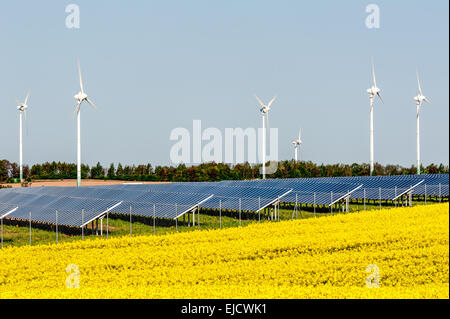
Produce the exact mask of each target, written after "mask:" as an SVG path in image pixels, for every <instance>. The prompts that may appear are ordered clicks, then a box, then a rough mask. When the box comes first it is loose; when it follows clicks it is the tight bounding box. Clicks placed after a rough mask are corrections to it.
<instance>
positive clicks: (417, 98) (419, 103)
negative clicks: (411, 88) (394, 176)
mask: <svg viewBox="0 0 450 319" xmlns="http://www.w3.org/2000/svg"><path fill="white" fill-rule="evenodd" d="M416 75H417V86H418V87H419V94H418V95H417V96H415V97H414V101H416V106H417V115H416V139H417V140H416V143H417V175H420V107H421V106H422V102H423V101H425V102H427V103H428V104H431V102H430V100H429V99H428V98H427V97H426V96H424V95H423V93H422V87H421V85H420V79H419V71H417V72H416Z"/></svg>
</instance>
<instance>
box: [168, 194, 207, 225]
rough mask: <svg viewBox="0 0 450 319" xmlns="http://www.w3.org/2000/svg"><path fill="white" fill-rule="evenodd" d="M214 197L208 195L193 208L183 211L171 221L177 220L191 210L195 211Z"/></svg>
mask: <svg viewBox="0 0 450 319" xmlns="http://www.w3.org/2000/svg"><path fill="white" fill-rule="evenodd" d="M213 197H214V195H210V196H209V197H208V198H205V199H204V200H202V201H201V202H198V203H196V204H195V206H192V207H191V208H188V209H186V210H185V211H183V212H182V213H181V214H179V215H178V216H175V217H174V218H173V219H177V218H178V217H181V216H183V215H184V214H186V213H190V212H192V211H193V210H195V209H197V208H198V207H200V205H201V204H203V203H204V202H206V201H208V200H210V199H211V198H213Z"/></svg>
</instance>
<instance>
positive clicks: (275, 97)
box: [267, 95, 277, 108]
mask: <svg viewBox="0 0 450 319" xmlns="http://www.w3.org/2000/svg"><path fill="white" fill-rule="evenodd" d="M276 99H277V96H276V95H275V96H274V97H273V98H272V99H271V100H270V102H269V104H267V107H268V108H270V106H271V105H272V103H273V102H275V100H276Z"/></svg>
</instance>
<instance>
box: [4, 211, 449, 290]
mask: <svg viewBox="0 0 450 319" xmlns="http://www.w3.org/2000/svg"><path fill="white" fill-rule="evenodd" d="M69 265H72V266H69ZM68 266H69V267H68ZM66 270H67V271H68V272H66ZM77 271H79V277H77ZM77 278H78V280H77ZM78 285H79V288H76V287H77V286H78ZM68 287H75V288H68ZM369 287H371V288H369ZM377 287H378V288H377ZM0 297H1V298H449V205H448V203H447V204H436V205H428V206H417V207H413V208H396V209H386V210H381V211H369V212H360V213H352V214H346V215H336V216H330V217H323V218H311V219H307V220H296V221H293V222H291V221H285V222H280V223H275V222H274V223H261V224H253V225H250V226H248V227H243V228H229V229H225V230H214V231H193V232H189V233H178V234H171V235H163V236H141V237H135V238H128V237H124V238H115V239H109V240H105V239H98V240H89V241H79V242H72V243H67V244H60V245H43V246H33V247H20V248H5V249H3V250H0Z"/></svg>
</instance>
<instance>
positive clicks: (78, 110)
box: [72, 62, 97, 187]
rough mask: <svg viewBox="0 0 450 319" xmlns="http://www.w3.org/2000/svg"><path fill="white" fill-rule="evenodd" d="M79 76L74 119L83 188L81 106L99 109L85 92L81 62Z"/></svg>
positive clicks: (78, 179)
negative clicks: (84, 104)
mask: <svg viewBox="0 0 450 319" xmlns="http://www.w3.org/2000/svg"><path fill="white" fill-rule="evenodd" d="M78 75H79V78H80V92H78V93H77V94H76V95H75V96H74V98H75V100H76V101H77V106H76V108H75V111H74V112H73V115H72V118H73V117H74V116H75V114H76V115H77V186H78V187H79V186H81V118H80V115H81V114H80V113H81V104H82V103H83V101H86V102H88V103H89V104H90V105H91V106H92V107H93V108H94V109H97V107H96V106H95V104H94V103H93V102H92V101H91V100H90V99H89V98H88V96H87V94H86V93H85V92H84V88H83V79H82V77H81V68H80V62H78Z"/></svg>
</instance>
